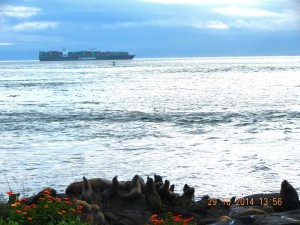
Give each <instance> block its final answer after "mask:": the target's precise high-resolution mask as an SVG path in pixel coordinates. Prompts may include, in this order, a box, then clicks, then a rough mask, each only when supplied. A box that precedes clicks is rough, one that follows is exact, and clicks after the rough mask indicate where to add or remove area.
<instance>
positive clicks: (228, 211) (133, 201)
mask: <svg viewBox="0 0 300 225" xmlns="http://www.w3.org/2000/svg"><path fill="white" fill-rule="evenodd" d="M46 190H47V191H48V192H49V194H50V195H51V196H52V197H54V198H55V197H68V198H70V199H75V198H76V199H78V200H77V202H78V204H81V205H82V206H83V207H84V209H85V210H84V212H85V213H84V216H83V218H82V219H84V218H86V217H87V216H92V217H94V218H97V219H95V222H96V223H95V224H99V225H100V224H101V225H102V224H103V225H105V224H106V225H146V224H153V223H150V218H151V216H152V215H153V214H158V216H159V217H163V216H165V215H166V214H167V213H169V212H171V213H172V214H173V215H182V218H191V217H193V218H194V220H193V221H194V222H195V224H197V225H206V224H215V225H225V224H234V225H247V224H249V225H251V224H253V225H254V224H256V225H269V224H270V225H271V224H282V225H291V224H299V225H300V202H299V196H298V193H297V191H296V190H295V189H294V187H293V186H292V185H291V184H290V183H289V182H288V181H286V180H284V181H282V183H281V188H280V190H279V192H278V193H270V194H255V195H250V196H244V197H242V198H235V197H232V198H230V199H227V198H226V199H217V198H210V197H209V196H202V198H201V199H200V200H198V201H195V200H194V196H195V194H196V193H195V190H194V188H193V187H192V186H190V185H187V184H186V185H185V186H184V187H183V189H182V193H175V192H174V186H173V185H171V184H170V181H168V180H163V179H162V177H161V176H159V175H154V178H151V177H147V181H146V182H145V181H144V180H143V179H142V178H141V177H139V176H138V175H135V176H134V177H133V178H132V180H131V181H118V179H117V177H114V178H113V179H112V180H108V179H103V178H94V179H86V178H85V177H83V181H78V182H74V183H72V184H70V185H69V186H68V187H67V189H66V193H62V194H57V193H56V191H55V190H54V189H52V188H47V189H46ZM42 195H45V192H44V191H41V192H40V193H38V194H37V195H35V196H32V197H29V198H27V204H28V205H30V204H32V203H34V202H35V201H36V200H37V199H38V198H39V197H40V196H42ZM96 220H97V221H96Z"/></svg>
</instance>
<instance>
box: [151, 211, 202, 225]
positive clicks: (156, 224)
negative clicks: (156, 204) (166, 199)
mask: <svg viewBox="0 0 300 225" xmlns="http://www.w3.org/2000/svg"><path fill="white" fill-rule="evenodd" d="M150 221H151V225H152V224H153V225H196V223H195V222H193V218H192V217H191V218H185V219H183V218H182V215H177V216H173V215H172V213H167V215H166V217H165V218H163V219H159V218H158V215H157V214H153V215H152V216H151V219H150Z"/></svg>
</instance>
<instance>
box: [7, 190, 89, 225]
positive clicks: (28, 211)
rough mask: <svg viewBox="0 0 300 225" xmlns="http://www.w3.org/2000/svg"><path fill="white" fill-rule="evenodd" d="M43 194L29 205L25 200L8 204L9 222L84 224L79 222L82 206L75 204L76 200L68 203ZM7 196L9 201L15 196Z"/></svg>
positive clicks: (17, 200)
mask: <svg viewBox="0 0 300 225" xmlns="http://www.w3.org/2000/svg"><path fill="white" fill-rule="evenodd" d="M43 193H44V195H41V197H40V198H38V199H37V200H36V201H35V202H34V203H32V204H30V205H27V204H26V199H25V198H23V199H21V200H19V199H16V200H15V201H14V202H10V203H11V210H10V214H9V220H10V221H14V222H17V223H18V224H43V225H44V224H45V225H46V224H48V225H54V224H73V225H79V224H80V225H81V224H86V223H81V222H80V218H79V215H80V214H81V212H82V206H81V205H78V204H76V199H74V200H73V201H70V200H69V199H68V198H54V197H52V196H50V195H49V192H48V190H44V192H43ZM7 194H8V195H9V199H13V197H14V196H15V194H14V193H12V192H7ZM11 196H13V197H11Z"/></svg>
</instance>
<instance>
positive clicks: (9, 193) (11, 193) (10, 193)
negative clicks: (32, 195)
mask: <svg viewBox="0 0 300 225" xmlns="http://www.w3.org/2000/svg"><path fill="white" fill-rule="evenodd" d="M6 194H8V195H16V194H14V193H13V192H11V191H9V192H6Z"/></svg>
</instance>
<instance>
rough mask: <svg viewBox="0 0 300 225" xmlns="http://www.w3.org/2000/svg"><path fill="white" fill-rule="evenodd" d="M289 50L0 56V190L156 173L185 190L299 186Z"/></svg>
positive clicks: (296, 78) (298, 94) (299, 104)
mask: <svg viewBox="0 0 300 225" xmlns="http://www.w3.org/2000/svg"><path fill="white" fill-rule="evenodd" d="M299 161H300V57H235V58H229V57H225V58H161V59H158V58H156V59H139V58H137V59H134V60H130V61H116V65H115V66H113V62H112V61H77V62H39V61H1V62H0V175H1V176H0V197H1V198H5V197H6V194H5V193H6V192H7V191H9V190H12V191H15V192H20V193H21V194H22V195H25V196H26V195H27V196H28V195H31V194H35V193H37V192H38V191H40V190H41V189H42V188H44V187H48V186H51V187H53V188H55V189H56V190H57V191H59V192H64V191H65V189H66V187H67V186H68V184H70V183H71V182H74V181H79V180H82V177H83V176H86V177H87V178H95V177H103V178H108V179H112V178H113V177H114V176H116V175H118V179H119V180H130V179H131V178H132V177H133V176H134V175H135V174H139V175H140V176H141V177H142V178H144V179H146V178H147V176H153V175H154V174H159V175H161V176H163V178H164V179H168V180H170V182H171V184H175V190H176V191H177V192H179V193H181V191H182V188H183V185H184V184H186V183H187V184H189V185H190V186H193V187H195V189H196V197H197V198H199V197H201V196H203V195H206V194H209V195H210V196H215V197H231V196H242V195H249V194H253V193H269V192H279V190H280V184H281V182H282V181H283V180H284V179H287V180H288V181H289V182H290V183H291V184H292V185H293V186H294V187H295V188H296V189H297V190H298V192H300V163H299Z"/></svg>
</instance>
